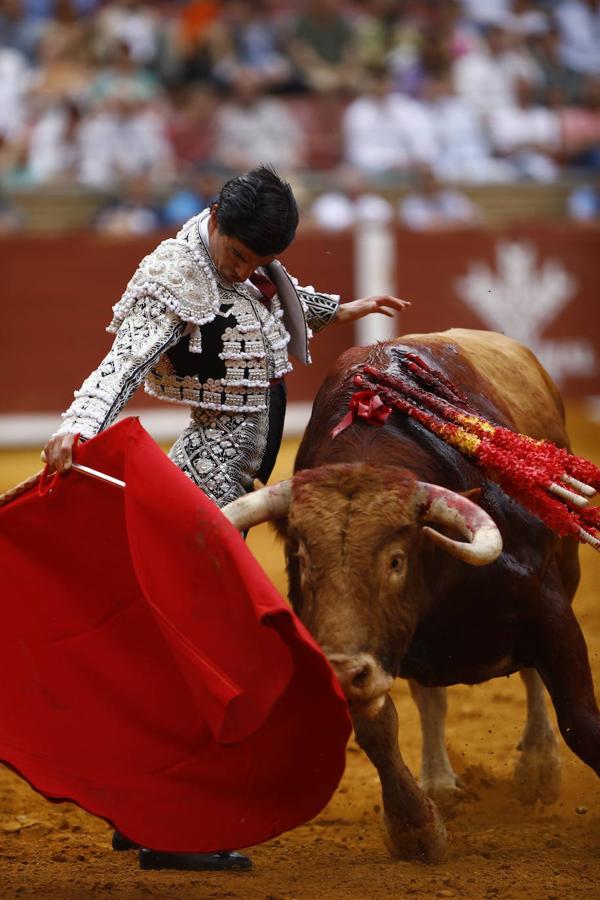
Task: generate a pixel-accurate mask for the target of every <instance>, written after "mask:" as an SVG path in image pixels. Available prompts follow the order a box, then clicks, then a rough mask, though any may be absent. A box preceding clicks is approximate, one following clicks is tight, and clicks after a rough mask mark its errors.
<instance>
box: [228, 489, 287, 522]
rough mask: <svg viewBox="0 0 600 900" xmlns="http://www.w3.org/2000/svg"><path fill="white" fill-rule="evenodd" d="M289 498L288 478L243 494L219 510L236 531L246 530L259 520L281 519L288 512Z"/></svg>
mask: <svg viewBox="0 0 600 900" xmlns="http://www.w3.org/2000/svg"><path fill="white" fill-rule="evenodd" d="M291 499H292V482H291V481H290V480H289V479H288V480H287V481H279V482H277V484H271V485H269V487H262V488H260V490H258V491H253V492H252V493H251V494H244V496H243V497H239V498H238V499H237V500H232V501H231V503H228V504H227V506H224V507H223V508H222V510H221V512H222V513H223V515H224V516H226V517H227V518H228V519H229V521H230V522H231V524H232V525H233V526H234V527H235V528H237V529H238V531H247V529H248V528H252V526H253V525H260V524H261V522H270V521H271V520H272V519H282V518H283V517H284V516H286V515H287V513H288V510H289V508H290V501H291Z"/></svg>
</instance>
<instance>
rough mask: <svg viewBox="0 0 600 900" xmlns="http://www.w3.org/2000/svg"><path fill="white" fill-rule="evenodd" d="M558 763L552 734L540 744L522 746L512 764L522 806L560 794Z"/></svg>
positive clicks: (552, 799)
mask: <svg viewBox="0 0 600 900" xmlns="http://www.w3.org/2000/svg"><path fill="white" fill-rule="evenodd" d="M560 770H561V763H560V755H559V752H558V746H557V740H556V737H555V736H554V734H551V735H550V737H549V738H548V739H547V740H546V742H545V743H544V744H543V745H542V746H538V747H526V748H524V749H523V751H522V753H521V756H520V757H519V760H518V762H517V765H516V767H515V775H514V779H515V787H516V791H517V797H518V799H519V800H520V801H521V803H523V804H525V805H526V806H533V805H534V804H536V803H538V802H540V803H543V804H544V805H545V806H548V805H549V804H550V803H556V801H557V800H558V797H559V794H560V780H561V771H560Z"/></svg>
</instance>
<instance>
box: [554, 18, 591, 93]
mask: <svg viewBox="0 0 600 900" xmlns="http://www.w3.org/2000/svg"><path fill="white" fill-rule="evenodd" d="M554 16H555V18H556V22H557V24H558V27H559V29H560V34H561V48H560V52H561V57H562V61H563V62H564V64H565V65H566V66H569V68H571V69H574V70H575V71H576V72H586V73H589V74H592V75H598V74H600V3H596V9H595V10H593V9H590V7H589V5H588V4H587V3H584V2H583V0H563V2H561V3H558V4H557V5H556V7H555V10H554Z"/></svg>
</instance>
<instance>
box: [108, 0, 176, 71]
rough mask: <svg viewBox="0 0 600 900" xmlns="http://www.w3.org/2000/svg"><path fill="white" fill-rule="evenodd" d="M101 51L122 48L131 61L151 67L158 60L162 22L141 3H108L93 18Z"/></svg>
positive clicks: (138, 0) (132, 0) (120, 0)
mask: <svg viewBox="0 0 600 900" xmlns="http://www.w3.org/2000/svg"><path fill="white" fill-rule="evenodd" d="M96 27H97V31H98V37H99V40H100V45H101V48H110V47H112V46H113V45H115V44H121V45H125V47H127V50H128V51H129V55H130V57H131V59H132V61H133V62H134V63H135V64H136V65H139V66H150V65H152V64H153V63H154V62H156V59H157V57H158V51H159V45H160V33H161V27H162V26H161V19H160V18H159V17H158V16H157V15H156V14H155V13H154V11H153V10H152V7H151V5H150V4H148V3H145V2H143V0H108V2H107V3H105V4H104V5H103V7H102V8H101V10H100V12H99V14H98V16H97V17H96Z"/></svg>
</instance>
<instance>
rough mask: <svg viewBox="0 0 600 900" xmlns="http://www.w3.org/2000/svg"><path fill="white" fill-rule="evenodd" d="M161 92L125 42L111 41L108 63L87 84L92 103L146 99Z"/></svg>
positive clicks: (155, 96) (156, 80) (138, 101)
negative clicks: (112, 42) (89, 84)
mask: <svg viewBox="0 0 600 900" xmlns="http://www.w3.org/2000/svg"><path fill="white" fill-rule="evenodd" d="M161 92H162V89H161V85H160V83H159V81H158V79H157V78H156V76H155V75H154V74H153V73H152V72H150V71H149V70H148V69H145V68H143V67H142V66H140V65H138V64H137V63H136V62H135V60H134V58H133V56H132V53H131V50H130V48H129V46H128V44H126V43H125V42H120V43H116V44H113V45H112V46H111V52H110V56H109V59H108V64H107V65H106V66H105V67H104V68H103V70H102V71H101V72H100V73H99V75H98V76H97V77H96V78H95V80H94V81H93V83H92V85H91V87H90V99H91V100H92V102H94V103H103V102H108V103H111V102H113V101H114V102H115V103H147V102H149V101H150V100H153V99H155V98H157V97H158V96H159V95H160V94H161Z"/></svg>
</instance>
